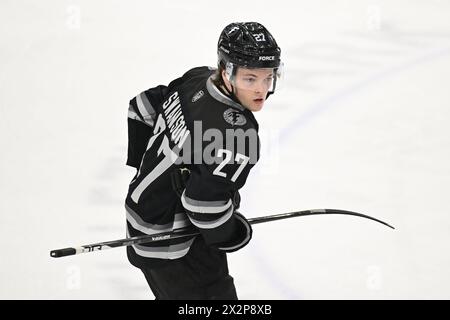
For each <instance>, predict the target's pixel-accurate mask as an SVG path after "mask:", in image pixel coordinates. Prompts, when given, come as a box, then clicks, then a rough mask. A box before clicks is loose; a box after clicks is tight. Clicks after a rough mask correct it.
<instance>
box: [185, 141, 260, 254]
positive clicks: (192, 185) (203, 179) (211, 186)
mask: <svg viewBox="0 0 450 320" xmlns="http://www.w3.org/2000/svg"><path fill="white" fill-rule="evenodd" d="M220 150H223V149H220ZM220 150H219V153H218V157H219V160H220V162H218V163H216V164H214V165H198V166H195V167H194V168H193V169H192V170H191V174H190V177H189V180H188V181H187V183H186V189H185V190H184V192H183V194H182V196H181V201H182V204H183V207H184V208H185V210H186V212H187V214H188V217H189V219H190V220H191V222H192V223H193V224H194V225H195V226H196V227H197V228H198V229H199V230H200V233H201V235H202V236H203V238H204V239H205V242H206V243H207V244H208V245H212V246H215V247H217V248H219V249H222V250H224V251H227V252H232V251H236V250H238V249H240V248H242V247H244V246H245V245H246V244H247V243H248V242H249V241H250V239H251V236H252V228H251V226H250V224H249V223H248V221H247V219H246V218H245V217H244V216H243V215H242V214H240V213H239V212H237V211H236V202H235V201H233V198H234V197H235V195H236V192H237V191H238V190H239V188H241V187H242V186H243V185H244V184H245V181H246V179H247V176H248V174H249V172H250V169H251V167H252V165H251V164H249V163H248V162H246V161H240V162H239V163H234V164H232V163H225V161H228V160H229V159H228V158H229V157H227V156H226V155H225V153H227V154H231V152H230V151H225V153H224V152H223V151H222V152H220Z"/></svg>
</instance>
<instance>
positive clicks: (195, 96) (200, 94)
mask: <svg viewBox="0 0 450 320" xmlns="http://www.w3.org/2000/svg"><path fill="white" fill-rule="evenodd" d="M204 95H205V93H204V92H203V90H200V91H199V92H197V93H196V94H195V95H194V96H193V97H192V103H194V102H196V101H197V100H198V99H200V98H201V97H203V96H204Z"/></svg>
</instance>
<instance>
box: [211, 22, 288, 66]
mask: <svg viewBox="0 0 450 320" xmlns="http://www.w3.org/2000/svg"><path fill="white" fill-rule="evenodd" d="M217 53H218V60H219V64H222V65H223V66H224V67H225V66H226V64H227V63H232V64H233V65H235V66H242V67H247V68H278V67H279V66H280V63H281V60H280V55H281V49H280V48H279V47H278V45H277V42H276V41H275V39H274V38H273V36H272V35H271V34H270V32H269V31H268V30H267V29H266V28H265V27H264V26H263V25H262V24H260V23H258V22H237V23H231V24H229V25H228V26H226V27H225V29H223V31H222V33H221V34H220V38H219V42H218V44H217Z"/></svg>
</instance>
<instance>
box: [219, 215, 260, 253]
mask: <svg viewBox="0 0 450 320" xmlns="http://www.w3.org/2000/svg"><path fill="white" fill-rule="evenodd" d="M232 219H235V221H234V228H235V230H234V232H233V237H232V239H231V240H229V241H227V242H225V243H220V244H217V248H218V249H220V250H222V251H226V252H234V251H237V250H239V249H241V248H243V247H245V246H246V245H247V244H248V243H249V242H250V240H251V238H252V234H253V230H252V226H251V225H250V223H249V222H248V221H247V219H246V218H245V217H244V216H243V215H242V214H240V213H239V212H238V211H235V212H234V213H233V217H232Z"/></svg>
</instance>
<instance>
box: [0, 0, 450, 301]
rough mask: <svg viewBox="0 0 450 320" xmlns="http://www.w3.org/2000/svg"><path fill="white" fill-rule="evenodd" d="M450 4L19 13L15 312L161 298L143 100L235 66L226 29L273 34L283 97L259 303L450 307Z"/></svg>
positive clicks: (5, 104)
mask: <svg viewBox="0 0 450 320" xmlns="http://www.w3.org/2000/svg"><path fill="white" fill-rule="evenodd" d="M449 16H450V2H448V1H444V0H442V1H431V0H427V1H426V0H415V1H406V0H405V1H400V0H398V1H377V0H371V1H356V0H348V1H295V2H294V1H281V0H280V1H276V2H273V1H234V0H230V1H226V2H211V1H206V0H205V1H181V0H176V1H173V0H172V1H167V2H161V4H156V2H155V3H154V2H151V1H117V0H116V1H112V0H109V1H106V0H103V1H99V0H97V1H87V0H86V1H80V0H78V1H77V0H71V1H69V0H66V1H56V0H52V1H50V0H47V1H45V2H44V1H24V0H20V1H18V0H14V1H13V0H2V1H1V3H0V39H1V44H0V47H1V50H0V150H2V156H1V157H0V197H1V201H0V237H1V243H2V254H1V258H0V259H1V262H0V298H1V299H153V295H152V294H151V292H150V290H149V289H148V287H147V283H146V282H145V279H144V277H143V275H142V274H141V273H140V271H139V270H138V269H135V268H133V267H132V266H131V265H130V264H129V263H128V261H127V259H126V255H125V250H124V249H123V248H118V249H113V250H108V251H104V252H95V253H89V254H84V255H79V256H72V257H66V258H61V259H53V258H51V257H50V256H49V251H50V250H51V249H57V248H61V247H68V246H76V245H84V244H89V243H95V242H100V241H106V240H114V239H120V238H123V237H124V236H125V213H124V208H123V201H124V198H125V195H126V191H127V187H128V183H129V181H130V180H131V178H132V176H133V174H134V170H133V169H132V168H129V167H126V166H125V161H126V151H127V149H126V148H127V127H126V118H127V109H128V101H129V99H131V98H132V97H133V96H135V95H136V94H138V93H140V92H141V91H143V90H145V89H147V88H150V87H153V86H156V85H158V84H167V83H168V82H169V81H170V80H172V79H173V78H175V77H178V76H180V75H181V74H182V73H184V72H185V71H187V70H188V69H190V68H191V67H194V66H200V65H211V66H214V65H215V63H216V44H217V39H218V36H219V34H220V32H221V30H222V28H223V27H224V26H225V25H227V24H228V23H230V22H235V21H258V22H261V23H262V24H264V25H265V26H266V27H267V28H268V29H269V30H270V31H271V33H272V34H273V35H274V36H275V38H276V39H277V42H278V44H279V45H280V46H281V48H282V59H283V60H284V63H285V66H286V77H285V81H284V86H283V88H282V90H280V91H279V92H277V93H276V94H275V95H274V96H272V97H271V98H270V99H269V100H268V101H267V103H266V105H265V107H264V109H263V111H262V112H260V113H258V114H256V117H257V119H258V121H259V122H260V128H261V138H262V148H263V152H262V157H261V161H260V162H259V164H258V165H257V167H256V168H255V170H253V172H252V173H251V174H250V176H249V179H248V182H247V184H246V186H245V187H244V188H243V190H242V198H243V200H242V207H241V211H242V212H243V213H244V214H245V215H246V216H247V217H249V218H250V217H257V216H262V215H269V214H276V213H282V212H288V211H294V210H305V209H315V208H336V209H346V210H352V211H357V212H362V213H365V214H369V215H372V216H375V217H377V218H379V219H382V220H385V221H387V222H389V223H391V224H393V225H394V226H395V227H396V228H397V229H396V230H390V229H388V228H386V227H384V226H382V225H380V224H377V223H374V222H372V221H369V220H364V219H360V218H355V217H348V216H317V217H304V218H296V219H291V220H285V221H279V222H273V223H268V224H264V225H257V226H254V235H253V240H252V242H251V243H250V245H248V246H247V247H245V248H244V249H242V250H241V251H238V252H237V253H234V254H230V255H229V265H230V271H231V273H232V275H233V276H234V278H235V283H236V286H237V289H238V295H239V297H240V298H241V299H449V298H450V201H449V191H450V166H449V163H450V129H449V127H448V125H449V120H450V90H449V89H450V85H449V84H450V19H449Z"/></svg>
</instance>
